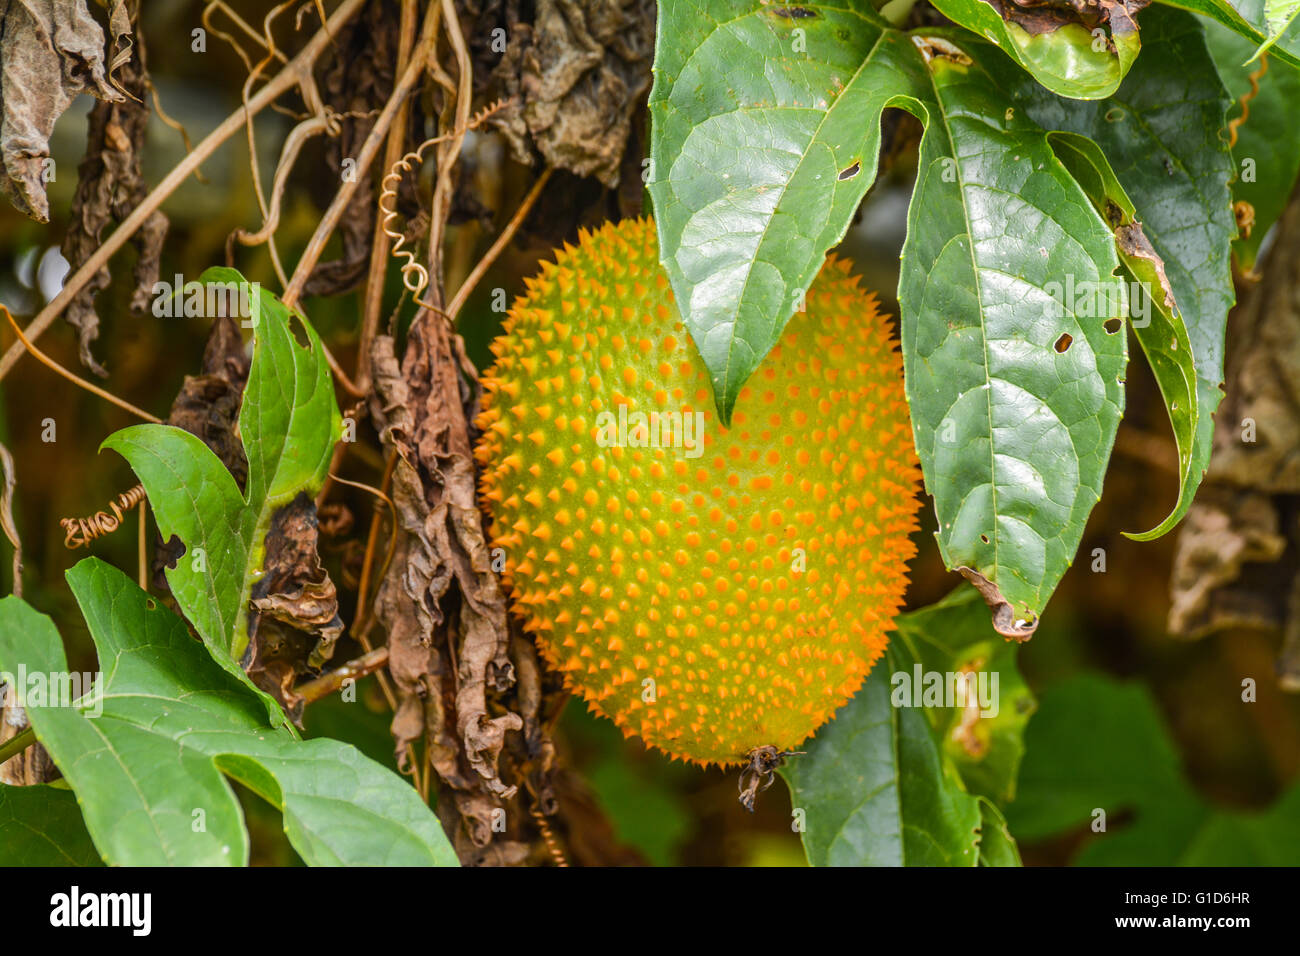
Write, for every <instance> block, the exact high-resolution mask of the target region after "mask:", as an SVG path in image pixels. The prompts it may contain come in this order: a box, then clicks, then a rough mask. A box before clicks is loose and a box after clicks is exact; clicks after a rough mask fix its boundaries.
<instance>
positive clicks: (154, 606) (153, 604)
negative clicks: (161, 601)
mask: <svg viewBox="0 0 1300 956" xmlns="http://www.w3.org/2000/svg"><path fill="white" fill-rule="evenodd" d="M144 606H145V607H147V608H148V609H149V610H151V611H156V610H158V602H157V601H155V600H154V599H153V598H146V599H145V602H144Z"/></svg>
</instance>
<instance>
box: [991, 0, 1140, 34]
mask: <svg viewBox="0 0 1300 956" xmlns="http://www.w3.org/2000/svg"><path fill="white" fill-rule="evenodd" d="M985 2H986V3H988V5H989V6H991V7H992V8H993V9H994V10H996V11H997V12H998V13H999V14H1001V15H1002V19H1003V20H1006V21H1007V22H1008V23H1014V24H1016V25H1017V26H1019V27H1020V28H1021V29H1023V30H1024V31H1025V32H1026V33H1028V34H1030V35H1031V36H1039V35H1041V34H1044V33H1052V32H1054V31H1056V30H1059V29H1061V27H1063V26H1065V25H1066V24H1069V23H1077V24H1080V25H1082V26H1083V27H1084V28H1086V29H1087V30H1088V31H1089V32H1091V31H1092V30H1094V29H1096V28H1097V27H1100V26H1108V27H1110V30H1111V33H1112V34H1120V35H1123V34H1129V33H1136V32H1137V22H1136V21H1135V20H1134V19H1133V18H1134V16H1135V15H1136V14H1137V12H1138V11H1139V10H1141V9H1143V8H1144V7H1146V6H1148V5H1150V3H1151V0H985Z"/></svg>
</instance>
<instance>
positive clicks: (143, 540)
mask: <svg viewBox="0 0 1300 956" xmlns="http://www.w3.org/2000/svg"><path fill="white" fill-rule="evenodd" d="M148 507H149V500H148V499H147V498H141V499H140V504H139V505H137V506H136V510H137V511H139V512H140V537H139V538H138V539H137V540H136V554H137V555H138V557H137V561H138V562H139V564H138V570H139V573H140V590H141V591H148V590H149V561H148V557H147V551H148V549H149V535H148V534H147V533H146V529H147V528H148V525H149V521H148V517H149V512H148V511H146V510H145V509H147V508H148Z"/></svg>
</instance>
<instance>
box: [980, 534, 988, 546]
mask: <svg viewBox="0 0 1300 956" xmlns="http://www.w3.org/2000/svg"><path fill="white" fill-rule="evenodd" d="M980 540H981V541H983V542H984V543H985V544H988V543H989V536H988V535H986V534H982V535H980Z"/></svg>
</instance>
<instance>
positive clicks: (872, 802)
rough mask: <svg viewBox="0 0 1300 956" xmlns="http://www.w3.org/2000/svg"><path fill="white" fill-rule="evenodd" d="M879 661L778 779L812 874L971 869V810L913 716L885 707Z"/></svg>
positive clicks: (888, 662)
mask: <svg viewBox="0 0 1300 956" xmlns="http://www.w3.org/2000/svg"><path fill="white" fill-rule="evenodd" d="M893 668H894V665H893V663H892V659H891V658H890V656H889V655H888V654H887V655H886V656H885V657H884V658H882V659H881V660H879V661H877V662H876V666H875V667H874V668H873V669H872V671H871V673H870V674H868V675H867V680H866V683H865V684H863V687H862V689H861V690H860V691H858V694H857V696H856V697H854V698H853V700H851V701H850V702H849V703H848V704H846V705H845V706H844V707H842V708H841V709H840V711H839V713H838V714H836V716H835V719H834V720H833V721H831V722H830V723H829V724H827V725H826V726H825V727H823V728H822V729H821V730H820V731H818V733H817V736H816V737H815V738H813V740H812V741H810V742H809V743H808V745H807V747H806V750H807V751H808V752H807V754H806V755H804V756H801V757H796V758H793V759H792V760H791V762H790V763H789V765H788V766H787V767H786V768H785V769H784V770H783V771H782V773H783V775H784V776H785V778H786V780H787V782H788V783H789V784H790V804H791V806H792V807H794V808H795V810H796V811H798V810H803V811H804V827H805V829H804V833H803V843H804V850H805V851H806V852H807V854H808V861H809V862H810V863H812V864H813V865H814V866H974V865H975V864H976V863H977V862H978V856H979V854H978V851H977V847H978V842H979V839H978V838H979V828H980V809H979V801H978V800H977V799H976V798H975V797H974V796H972V795H971V794H969V793H966V792H965V791H964V790H963V789H962V786H961V783H960V781H959V780H958V779H957V774H956V771H955V770H953V769H951V768H945V766H944V762H943V760H942V755H941V753H940V750H939V747H938V745H937V744H936V742H935V739H934V732H933V730H932V729H931V728H930V726H929V723H928V722H927V721H926V719H925V716H924V715H923V714H922V713H921V711H920V709H918V708H910V707H908V708H901V707H894V706H892V704H891V703H890V681H889V678H890V673H891V671H892V670H893Z"/></svg>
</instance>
